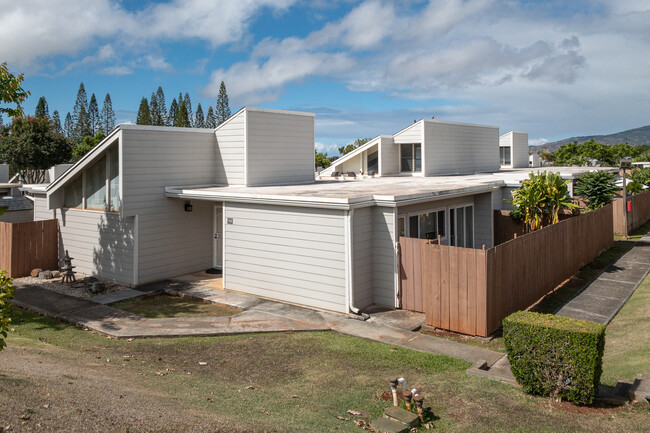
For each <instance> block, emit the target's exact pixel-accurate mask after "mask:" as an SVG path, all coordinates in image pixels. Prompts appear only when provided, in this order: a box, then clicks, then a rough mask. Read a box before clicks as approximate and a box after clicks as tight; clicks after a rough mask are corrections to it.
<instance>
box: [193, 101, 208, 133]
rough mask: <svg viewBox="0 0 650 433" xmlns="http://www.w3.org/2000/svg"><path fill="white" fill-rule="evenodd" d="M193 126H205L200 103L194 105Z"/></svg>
mask: <svg viewBox="0 0 650 433" xmlns="http://www.w3.org/2000/svg"><path fill="white" fill-rule="evenodd" d="M194 127H195V128H205V117H203V108H201V103H200V102H199V105H197V107H196V117H195V119H194Z"/></svg>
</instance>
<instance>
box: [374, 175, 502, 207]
mask: <svg viewBox="0 0 650 433" xmlns="http://www.w3.org/2000/svg"><path fill="white" fill-rule="evenodd" d="M503 186H504V182H503V181H497V182H492V183H489V184H485V185H480V186H474V187H468V188H458V189H452V190H447V191H436V192H429V193H422V194H411V195H402V196H375V203H376V204H377V205H383V206H386V205H389V204H390V203H394V204H395V205H396V206H406V205H412V204H418V203H424V202H428V201H436V200H447V199H450V198H456V197H463V196H468V195H475V194H483V193H486V192H491V191H494V190H497V189H499V188H501V187H503Z"/></svg>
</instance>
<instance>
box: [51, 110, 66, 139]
mask: <svg viewBox="0 0 650 433" xmlns="http://www.w3.org/2000/svg"><path fill="white" fill-rule="evenodd" d="M52 125H53V127H54V131H55V132H56V133H57V134H62V133H63V128H61V117H59V111H58V110H54V112H53V113H52Z"/></svg>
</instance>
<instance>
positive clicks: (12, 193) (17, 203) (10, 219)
mask: <svg viewBox="0 0 650 433" xmlns="http://www.w3.org/2000/svg"><path fill="white" fill-rule="evenodd" d="M20 187H22V184H20V183H15V182H9V166H8V165H7V164H0V208H4V209H5V212H4V214H3V215H0V222H5V223H20V222H27V221H33V220H34V205H33V204H32V201H31V200H30V199H29V198H27V197H25V196H23V195H22V193H21V192H20V190H19V188H20Z"/></svg>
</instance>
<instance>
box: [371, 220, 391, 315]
mask: <svg viewBox="0 0 650 433" xmlns="http://www.w3.org/2000/svg"><path fill="white" fill-rule="evenodd" d="M393 212H394V210H393V209H391V208H384V207H373V208H372V222H373V237H372V252H373V268H372V271H373V301H374V303H375V304H379V305H386V306H389V307H394V306H395V291H396V287H395V258H396V254H395V221H394V218H395V217H394V213H393Z"/></svg>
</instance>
